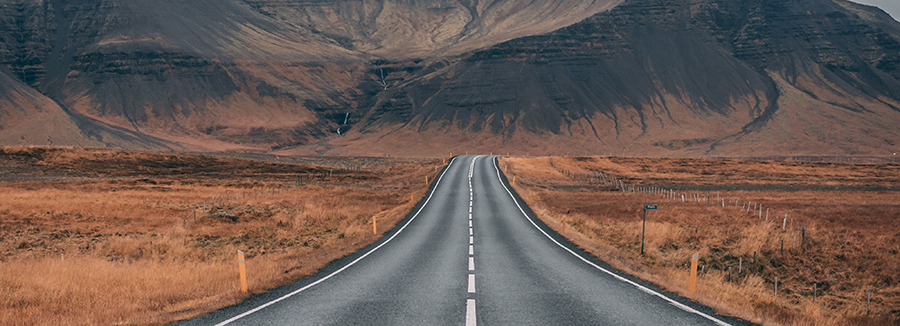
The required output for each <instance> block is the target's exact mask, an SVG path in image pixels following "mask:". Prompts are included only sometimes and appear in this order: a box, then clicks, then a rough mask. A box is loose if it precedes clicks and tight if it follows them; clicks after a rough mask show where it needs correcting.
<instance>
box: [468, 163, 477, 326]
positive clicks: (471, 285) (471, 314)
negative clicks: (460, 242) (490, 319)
mask: <svg viewBox="0 0 900 326" xmlns="http://www.w3.org/2000/svg"><path fill="white" fill-rule="evenodd" d="M476 160H478V157H475V158H473V159H472V164H470V165H469V274H468V275H469V281H468V292H469V295H470V296H472V295H474V294H475V236H474V235H473V234H474V228H473V226H472V207H473V206H474V204H475V191H474V190H473V188H472V176H473V175H474V174H475V161H476ZM476 321H477V318H476V316H475V299H474V298H469V299H466V326H476Z"/></svg>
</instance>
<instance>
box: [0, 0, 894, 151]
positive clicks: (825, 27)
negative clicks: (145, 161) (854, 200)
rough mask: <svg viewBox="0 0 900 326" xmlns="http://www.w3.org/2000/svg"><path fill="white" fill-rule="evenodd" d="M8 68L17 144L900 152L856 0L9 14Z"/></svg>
mask: <svg viewBox="0 0 900 326" xmlns="http://www.w3.org/2000/svg"><path fill="white" fill-rule="evenodd" d="M0 60H2V63H3V65H2V67H0V68H2V69H0V90H3V91H4V94H6V95H5V98H3V99H0V126H2V128H3V129H0V143H2V144H47V143H50V142H52V143H53V144H58V145H78V146H109V147H125V148H150V149H169V150H200V151H220V150H233V151H264V152H276V153H285V154H309V153H319V154H339V155H340V154H365V155H384V154H394V155H414V156H419V155H434V154H443V153H449V152H455V153H462V152H464V151H466V150H471V151H494V152H517V153H533V154H567V153H570V154H581V153H595V154H597V153H614V154H628V155H658V156H661V155H686V156H750V155H752V156H765V155H881V154H883V153H886V152H888V151H896V149H897V147H898V144H897V142H898V141H900V128H896V126H897V125H898V122H900V23H898V22H897V21H895V20H893V19H892V18H891V17H890V16H889V15H887V14H886V13H884V12H882V11H880V10H878V9H877V8H874V7H868V6H864V5H859V4H856V3H853V2H849V1H843V0H777V1H776V0H742V1H735V0H696V1H687V0H625V1H624V2H623V1H618V0H597V1H578V0H547V1H529V0H495V1H477V0H440V1H424V0H421V1H418V0H403V1H399V0H375V1H360V0H333V1H323V0H300V1H297V0H293V1H285V0H277V1H276V0H243V1H241V0H219V1H210V0H193V1H177V0H159V1H137V0H75V1H62V0H48V1H24V0H21V1H19V0H17V1H10V0H0ZM36 121H37V122H36ZM51 122H52V123H51ZM42 124H46V125H47V126H49V127H48V128H40V127H37V126H41V125H42ZM16 126H18V127H16ZM338 131H340V134H339V133H338Z"/></svg>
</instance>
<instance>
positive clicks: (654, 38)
mask: <svg viewBox="0 0 900 326" xmlns="http://www.w3.org/2000/svg"><path fill="white" fill-rule="evenodd" d="M847 7H850V8H852V9H853V11H851V10H847ZM857 12H858V13H861V14H865V13H868V14H871V15H873V17H875V16H877V14H878V13H877V12H872V11H871V9H869V8H866V7H862V6H853V5H848V4H846V3H842V4H837V3H835V2H832V1H819V0H789V1H767V0H752V1H725V0H705V1H700V2H688V1H684V0H631V1H626V2H625V3H623V4H622V5H620V6H618V7H617V8H615V9H613V10H611V11H609V12H603V13H599V14H597V15H595V16H593V17H591V18H589V19H587V20H585V21H583V22H580V23H578V24H575V25H573V26H570V27H567V28H563V29H561V30H558V31H555V32H552V33H549V34H546V35H540V36H532V37H525V38H519V39H516V40H512V41H508V42H504V43H501V44H498V45H496V46H493V47H491V48H489V49H486V50H483V51H477V52H475V53H473V54H471V55H468V56H467V57H466V58H465V59H464V60H461V61H459V62H456V63H453V64H450V65H446V66H441V67H440V68H439V69H436V71H435V72H430V71H428V70H427V69H425V70H423V71H425V73H422V74H420V75H418V76H413V77H409V78H408V79H407V80H406V81H405V83H404V84H403V85H402V86H401V87H398V88H395V89H393V90H392V91H390V92H389V94H385V95H383V96H382V97H380V98H379V102H378V103H377V104H376V105H375V106H374V107H373V109H372V110H371V111H370V112H369V115H368V116H367V119H366V120H364V121H363V122H362V124H361V125H360V126H358V127H357V129H356V130H357V131H359V132H360V135H359V136H355V135H348V137H347V138H345V139H341V140H339V142H337V143H336V144H339V145H342V146H347V147H348V148H355V147H356V146H359V145H357V143H359V144H364V145H362V146H360V147H361V148H360V149H362V148H366V149H374V148H378V149H381V150H387V148H392V147H402V146H401V145H402V144H404V143H408V142H409V141H410V140H412V139H427V141H426V143H430V144H439V145H434V147H435V148H442V149H443V148H449V149H455V150H457V151H458V150H460V149H462V148H482V149H484V150H488V149H491V148H493V149H496V151H503V152H505V151H507V150H511V151H516V152H522V151H528V152H532V153H551V154H565V153H585V152H588V153H597V152H605V153H626V154H632V155H670V154H671V155H776V154H784V153H797V154H799V153H802V154H810V155H823V154H837V155H843V154H863V153H865V154H873V153H886V152H888V151H889V150H890V148H895V147H896V146H897V144H896V142H897V141H898V140H900V132H898V129H897V128H895V127H892V126H895V125H897V123H898V122H900V110H898V108H900V102H898V100H900V92H898V90H900V82H898V78H900V66H898V64H897V63H898V62H900V39H898V38H897V37H896V35H895V34H894V33H893V32H892V30H891V29H888V28H889V27H894V28H896V26H898V23H897V22H892V23H891V22H882V23H879V24H882V25H883V26H884V28H882V27H879V26H880V25H879V24H876V23H874V21H875V20H873V19H871V17H868V18H867V19H863V18H861V17H860V14H857ZM560 144H565V146H560ZM379 145H380V146H379Z"/></svg>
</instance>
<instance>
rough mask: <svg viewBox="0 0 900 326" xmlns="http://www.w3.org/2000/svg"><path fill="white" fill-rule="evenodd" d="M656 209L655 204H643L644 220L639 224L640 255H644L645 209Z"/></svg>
mask: <svg viewBox="0 0 900 326" xmlns="http://www.w3.org/2000/svg"><path fill="white" fill-rule="evenodd" d="M648 209H656V205H644V221H643V223H642V224H641V256H643V255H644V229H646V228H647V210H648Z"/></svg>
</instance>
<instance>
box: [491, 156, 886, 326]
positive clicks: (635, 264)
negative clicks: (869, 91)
mask: <svg viewBox="0 0 900 326" xmlns="http://www.w3.org/2000/svg"><path fill="white" fill-rule="evenodd" d="M501 168H503V169H505V170H506V171H507V172H506V175H507V178H509V179H512V178H513V177H515V178H516V183H515V185H514V187H515V188H516V191H517V192H518V193H519V195H520V196H521V197H522V198H523V199H524V200H525V201H526V202H527V203H528V205H529V206H530V207H531V209H532V210H533V211H534V212H535V213H536V215H537V216H538V217H539V218H541V219H542V220H543V221H544V222H545V223H546V224H547V225H549V226H550V227H552V228H553V229H555V230H556V231H557V232H560V233H562V234H563V235H565V236H566V237H567V238H569V239H570V240H572V241H573V242H575V243H576V244H578V245H579V246H581V247H582V248H584V249H585V250H587V251H589V252H591V253H592V254H594V255H596V256H597V257H599V258H600V259H602V260H604V261H606V262H609V263H610V264H611V265H613V266H614V267H616V268H619V269H621V270H623V271H626V272H628V273H631V274H633V275H636V276H638V277H640V278H642V279H645V280H648V281H651V282H654V283H657V284H660V285H661V286H663V287H664V288H666V289H667V290H668V291H671V292H675V293H678V294H681V295H684V296H686V297H689V298H691V299H693V300H696V301H698V302H700V303H702V304H706V305H709V306H711V307H714V308H715V309H716V310H717V311H718V312H720V313H723V314H728V315H733V316H737V317H740V318H743V319H746V320H749V321H751V322H754V323H761V324H763V325H896V324H898V323H900V309H898V307H900V285H898V282H900V279H898V277H897V270H900V259H897V257H898V256H897V255H898V252H900V164H895V163H893V164H891V163H887V164H836V163H804V162H774V161H744V160H697V159H654V158H616V157H552V158H549V157H539V158H525V157H510V158H502V159H501ZM616 180H618V181H616ZM619 182H621V185H624V187H622V186H619V187H615V186H613V184H615V183H619ZM623 188H624V189H625V191H623V190H622V189H623ZM682 196H684V197H682ZM644 204H657V205H658V209H657V210H650V211H648V213H647V224H646V233H645V248H644V255H641V254H640V246H641V232H642V214H643V213H644V211H643V205H644ZM760 205H761V206H760ZM785 214H786V215H785ZM785 216H786V218H785ZM564 217H565V220H564V219H563V218H564ZM804 229H805V235H804V233H803V230H804ZM694 253H699V254H700V263H699V265H700V269H701V271H702V272H701V273H700V277H699V281H698V282H699V283H698V290H697V292H696V293H689V292H688V290H687V288H688V277H689V267H690V257H691V255H693V254H694ZM754 255H755V257H756V258H755V259H754ZM729 270H730V272H729ZM776 277H777V278H778V289H777V293H776V292H775V291H776V290H775V282H776V281H775V279H776ZM869 295H871V296H869ZM869 298H870V299H869Z"/></svg>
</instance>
